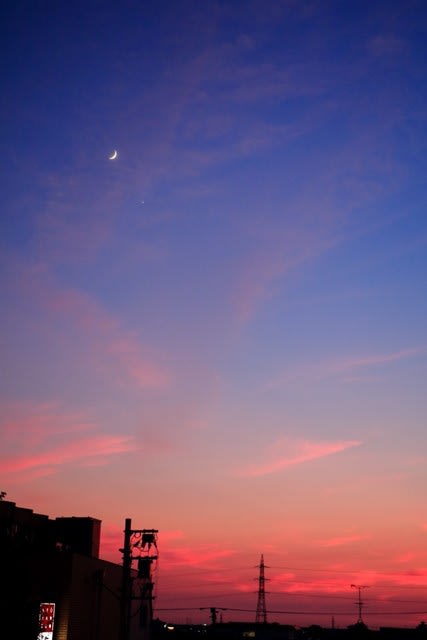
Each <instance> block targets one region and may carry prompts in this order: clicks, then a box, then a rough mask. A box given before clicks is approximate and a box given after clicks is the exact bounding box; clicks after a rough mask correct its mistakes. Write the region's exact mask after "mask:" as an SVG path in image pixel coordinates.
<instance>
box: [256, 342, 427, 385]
mask: <svg viewBox="0 0 427 640" xmlns="http://www.w3.org/2000/svg"><path fill="white" fill-rule="evenodd" d="M426 353H427V347H425V346H424V345H420V346H418V347H411V348H406V349H399V350H398V351H392V352H389V353H376V354H371V355H365V356H358V357H353V358H342V359H337V360H326V361H324V362H312V363H307V364H303V365H300V366H297V367H294V368H293V369H289V370H288V371H285V372H284V373H283V374H281V375H280V376H278V377H277V378H276V379H275V380H273V381H271V382H270V383H269V385H268V386H270V387H276V386H280V385H281V384H283V383H286V382H290V381H292V380H298V379H303V378H313V379H317V380H320V379H323V378H329V377H336V376H342V375H347V374H350V373H352V372H353V371H361V370H364V369H372V368H374V367H381V366H384V365H390V364H392V363H394V362H399V361H401V360H408V359H410V358H416V357H418V356H423V355H425V354H426Z"/></svg>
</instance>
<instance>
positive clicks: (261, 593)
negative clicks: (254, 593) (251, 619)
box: [255, 555, 267, 624]
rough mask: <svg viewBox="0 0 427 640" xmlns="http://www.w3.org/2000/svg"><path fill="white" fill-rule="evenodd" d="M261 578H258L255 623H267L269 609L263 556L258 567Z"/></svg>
mask: <svg viewBox="0 0 427 640" xmlns="http://www.w3.org/2000/svg"><path fill="white" fill-rule="evenodd" d="M258 568H259V577H258V603H257V607H256V616H255V622H262V623H263V624H266V623H267V609H266V606H265V575H264V568H265V564H264V556H263V555H261V561H260V563H259V565H258Z"/></svg>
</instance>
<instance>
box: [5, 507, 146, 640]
mask: <svg viewBox="0 0 427 640" xmlns="http://www.w3.org/2000/svg"><path fill="white" fill-rule="evenodd" d="M100 532H101V522H100V520H97V519H95V518H89V517H84V518H77V517H71V518H56V519H55V520H53V519H50V518H49V517H48V516H46V515H41V514H38V513H34V512H33V511H32V510H31V509H23V508H21V507H17V506H16V504H15V503H13V502H8V501H4V500H1V501H0V620H1V628H0V637H2V638H17V639H18V638H19V640H26V639H27V638H28V640H37V636H38V633H39V631H40V623H42V628H44V630H45V631H44V633H45V635H44V636H43V637H46V638H47V639H48V638H52V640H89V639H90V640H118V638H119V636H120V592H121V581H122V566H121V565H118V564H114V563H112V562H107V561H105V560H101V559H100V558H99V543H100ZM52 626H53V629H52ZM140 638H142V632H141V630H140V628H139V625H138V616H135V619H134V624H133V626H132V629H131V634H130V640H139V639H140Z"/></svg>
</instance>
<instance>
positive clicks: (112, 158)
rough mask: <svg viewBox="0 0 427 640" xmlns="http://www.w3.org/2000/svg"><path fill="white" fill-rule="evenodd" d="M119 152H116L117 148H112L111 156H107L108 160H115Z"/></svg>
mask: <svg viewBox="0 0 427 640" xmlns="http://www.w3.org/2000/svg"><path fill="white" fill-rule="evenodd" d="M118 155H119V154H118V153H117V149H114V151H113V153H112V154H111V156H108V159H109V160H115V159H116V158H117V156H118Z"/></svg>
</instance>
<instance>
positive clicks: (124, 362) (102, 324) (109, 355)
mask: <svg viewBox="0 0 427 640" xmlns="http://www.w3.org/2000/svg"><path fill="white" fill-rule="evenodd" d="M15 278H17V282H16V286H17V287H19V289H20V290H21V291H23V295H25V297H26V298H27V297H28V296H31V297H32V298H33V299H35V302H36V304H37V306H38V307H39V308H41V310H42V311H48V312H49V314H50V317H49V318H47V319H46V321H44V323H43V327H42V330H47V327H48V326H49V322H50V323H51V324H53V325H54V327H55V335H56V334H57V332H58V327H61V331H62V333H61V334H59V337H60V339H64V340H71V339H72V340H73V345H75V344H79V345H83V347H80V349H81V358H85V359H88V358H89V359H90V361H91V366H92V367H93V368H94V369H95V370H96V371H98V372H100V373H104V374H105V373H106V374H107V375H110V376H111V374H112V375H113V377H114V380H115V381H117V380H120V382H121V383H126V382H128V383H129V382H130V383H133V384H134V385H136V386H137V387H138V388H164V387H165V386H166V385H167V384H168V381H169V374H168V372H167V371H166V370H165V367H164V366H163V364H158V363H157V362H156V359H158V358H156V356H155V355H154V354H153V353H152V352H150V353H149V352H148V349H147V347H145V346H144V345H143V343H142V341H141V340H140V339H139V337H138V336H137V334H136V333H135V332H134V331H131V330H129V329H126V328H124V327H122V326H121V323H120V321H119V319H118V318H116V317H115V316H113V315H112V314H110V313H108V312H107V311H106V310H105V309H104V308H103V307H102V305H101V304H100V303H99V302H97V301H96V300H94V299H93V298H91V297H90V296H89V295H87V294H86V293H84V292H82V291H79V290H77V289H60V288H59V287H58V286H57V285H56V283H55V282H54V280H53V278H52V277H51V275H50V274H49V272H48V270H47V269H46V268H45V267H34V268H30V269H25V268H21V269H20V272H19V274H15ZM73 333H74V334H75V333H78V340H76V339H75V336H73Z"/></svg>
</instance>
